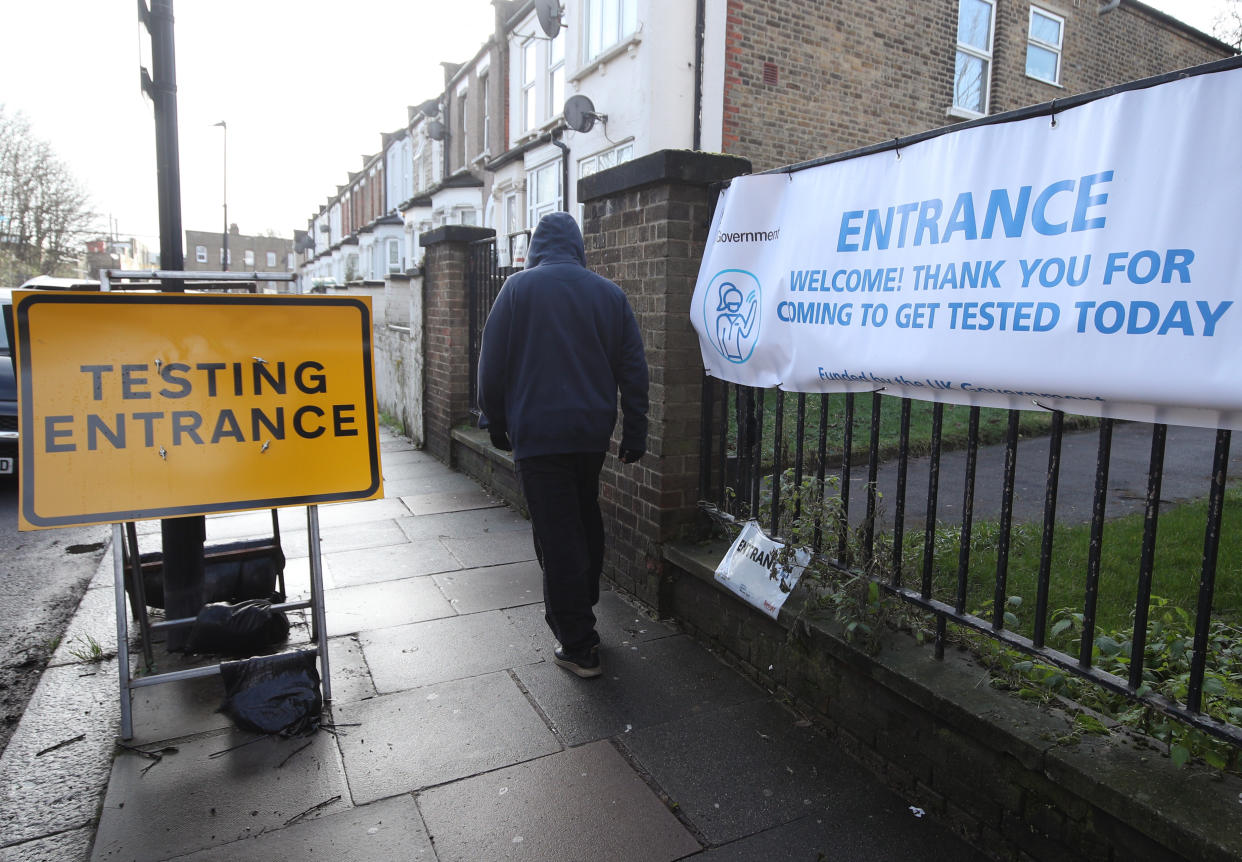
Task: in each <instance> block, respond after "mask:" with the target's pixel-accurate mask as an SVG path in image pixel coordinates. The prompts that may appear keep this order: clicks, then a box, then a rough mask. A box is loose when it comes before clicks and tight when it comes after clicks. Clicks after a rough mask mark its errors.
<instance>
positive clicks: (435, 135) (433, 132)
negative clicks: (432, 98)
mask: <svg viewBox="0 0 1242 862" xmlns="http://www.w3.org/2000/svg"><path fill="white" fill-rule="evenodd" d="M446 134H447V131H446V129H445V128H444V123H442V122H440V121H439V120H432V121H431V122H429V123H428V124H427V137H429V138H431V139H432V140H433V141H442V140H444V138H445V136H446Z"/></svg>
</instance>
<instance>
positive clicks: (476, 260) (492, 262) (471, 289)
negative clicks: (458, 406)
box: [466, 237, 521, 416]
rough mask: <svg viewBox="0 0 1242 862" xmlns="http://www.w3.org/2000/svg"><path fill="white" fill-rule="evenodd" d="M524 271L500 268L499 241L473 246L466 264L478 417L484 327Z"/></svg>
mask: <svg viewBox="0 0 1242 862" xmlns="http://www.w3.org/2000/svg"><path fill="white" fill-rule="evenodd" d="M511 239H512V238H510V240H511ZM520 268H521V267H512V266H500V264H499V259H498V256H497V254H496V238H495V237H491V238H489V239H481V240H478V241H476V242H473V243H471V244H470V252H469V256H468V258H467V261H466V294H467V301H468V303H469V312H468V313H469V315H470V412H471V413H473V414H474V415H476V416H477V415H479V391H478V386H479V382H478V378H479V348H480V346H481V345H482V341H483V325H484V324H485V323H487V315H488V314H490V313H491V310H492V304H493V303H495V301H496V295H497V294H498V293H500V288H501V285H503V284H504V283H505V279H506V278H508V277H509V276H510V275H511V274H513V273H515V272H517V271H518V270H519V269H520Z"/></svg>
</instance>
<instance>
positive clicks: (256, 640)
mask: <svg viewBox="0 0 1242 862" xmlns="http://www.w3.org/2000/svg"><path fill="white" fill-rule="evenodd" d="M288 637H289V618H288V617H287V616H285V613H284V611H277V610H273V609H272V603H271V602H269V601H265V600H263V599H253V600H251V601H247V602H238V603H237V604H235V605H230V604H226V603H223V602H219V603H216V604H210V605H206V606H205V607H203V608H202V610H200V611H199V612H198V616H197V617H195V619H194V624H193V625H191V626H190V634H189V636H188V637H187V638H186V645H185V648H186V651H187V652H196V653H220V654H222V655H237V656H242V655H255V654H256V653H261V652H266V651H267V650H268V648H269V647H271V646H272V645H273V644H278V643H284V642H285V641H286V640H287V639H288Z"/></svg>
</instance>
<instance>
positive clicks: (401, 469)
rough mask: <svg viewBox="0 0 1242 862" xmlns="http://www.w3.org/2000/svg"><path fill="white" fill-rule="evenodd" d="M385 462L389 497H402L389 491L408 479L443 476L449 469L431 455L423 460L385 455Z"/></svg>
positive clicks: (385, 482)
mask: <svg viewBox="0 0 1242 862" xmlns="http://www.w3.org/2000/svg"><path fill="white" fill-rule="evenodd" d="M383 462H384V493H385V494H387V495H388V496H400V495H399V494H393V493H392V491H390V490H389V489H390V488H391V487H393V486H394V485H396V484H399V483H400V482H402V481H404V480H406V479H420V478H429V477H437V476H442V475H443V474H444V472H445V470H446V469H447V468H446V467H445V466H444V464H442V463H441V462H439V461H437V460H436V459H435V458H433V457H432V456H430V455H424V456H423V457H422V458H397V457H395V453H394V457H389V455H388V454H387V453H385V455H384V457H383Z"/></svg>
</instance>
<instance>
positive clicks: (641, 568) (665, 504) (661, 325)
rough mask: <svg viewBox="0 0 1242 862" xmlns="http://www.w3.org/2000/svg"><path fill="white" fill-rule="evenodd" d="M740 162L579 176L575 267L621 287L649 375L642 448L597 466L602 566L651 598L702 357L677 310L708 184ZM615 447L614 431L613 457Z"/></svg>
mask: <svg viewBox="0 0 1242 862" xmlns="http://www.w3.org/2000/svg"><path fill="white" fill-rule="evenodd" d="M749 168H750V166H749V164H748V163H746V162H745V161H744V160H742V159H736V158H730V157H726V156H707V155H704V154H701V153H690V152H684V151H664V152H659V153H653V154H651V155H649V156H645V157H643V158H640V159H637V160H635V161H633V162H629V163H627V164H624V165H620V166H618V167H616V168H613V169H611V170H608V171H604V172H602V173H600V174H596V175H594V176H592V177H588V178H587V179H585V180H582V181H581V182H580V183H579V186H578V188H579V191H578V195H579V200H581V201H583V202H584V203H585V214H584V218H583V222H584V224H583V234H584V239H585V241H586V254H587V266H589V267H590V268H591V269H593V270H595V271H596V272H598V273H599V274H601V275H603V276H604V277H606V278H609V279H611V280H612V281H614V282H616V283H617V284H618V285H620V286H621V288H622V289H623V290H625V292H626V295H627V296H628V297H629V300H630V305H631V306H632V307H633V309H634V314H635V316H636V317H637V319H638V327H639V330H640V332H641V333H642V338H643V345H644V347H645V349H646V352H647V364H648V367H649V369H650V372H651V390H650V396H651V406H650V409H649V411H648V420H649V429H648V439H647V451H648V454H647V456H646V457H644V458H643V459H642V461H640V462H639V463H637V464H630V465H625V464H621V463H620V462H619V461H618V460H616V459H615V458H612V457H610V458H609V459H608V460H607V461H605V465H604V474H603V477H602V481H601V494H600V496H601V507H602V509H603V511H604V520H605V525H606V529H607V532H608V536H609V544H608V559H607V561H606V564H605V570H606V571H607V572H608V574H609V577H611V578H612V579H613V580H614V581H615V582H616V583H618V584H619V585H620V586H621V587H622V588H624V589H626V590H628V591H630V592H632V593H634V594H635V595H637V596H639V597H640V598H642V599H643V600H644V601H647V602H649V603H650V604H652V605H657V606H658V605H659V594H660V589H661V585H662V579H661V563H660V560H661V554H660V544H661V543H663V542H666V541H669V540H670V539H671V538H674V537H676V536H678V535H679V534H680V533H681V532H683V531H684V530H685V529H686V528H687V527H688V526H689V525H690V524H691V523H693V522H694V520H695V518H696V513H697V509H696V503H697V500H698V450H699V439H698V438H699V413H700V398H701V391H702V383H703V363H702V359H701V358H700V355H699V346H698V340H697V338H696V336H695V333H694V329H693V328H692V327H691V325H690V318H689V315H688V314H687V313H686V312H687V309H689V307H690V299H691V295H692V294H693V292H694V282H695V279H696V278H697V276H698V267H699V261H700V259H701V258H702V254H703V247H704V245H705V244H706V242H707V231H708V227H709V224H710V219H711V189H710V184H711V183H712V182H714V181H716V180H720V179H726V178H730V177H733V176H736V175H738V174H741V173H746V172H748V171H749ZM618 442H619V431H618V434H617V435H614V439H613V452H614V453H615V452H616V447H617V443H618Z"/></svg>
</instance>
